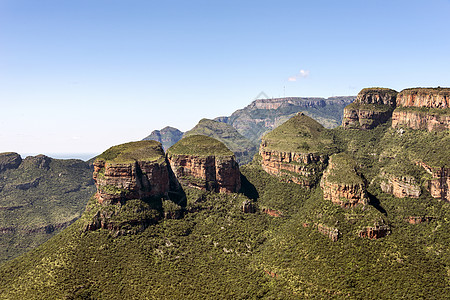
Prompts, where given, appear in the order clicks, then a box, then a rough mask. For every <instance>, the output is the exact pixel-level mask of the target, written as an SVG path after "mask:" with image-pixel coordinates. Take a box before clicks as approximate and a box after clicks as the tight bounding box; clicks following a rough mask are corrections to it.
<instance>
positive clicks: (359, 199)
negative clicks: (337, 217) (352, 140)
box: [320, 153, 369, 207]
mask: <svg viewBox="0 0 450 300" xmlns="http://www.w3.org/2000/svg"><path fill="white" fill-rule="evenodd" d="M320 187H321V188H322V190H323V198H324V199H325V200H328V201H331V202H333V203H335V204H338V205H340V206H342V207H354V206H356V205H361V204H362V205H366V204H367V203H368V202H369V200H368V197H367V192H366V183H365V181H364V180H363V179H362V178H361V176H360V175H359V174H358V173H357V170H356V161H354V160H353V159H352V158H351V157H350V156H349V155H347V154H345V153H339V154H335V155H333V156H331V158H330V161H329V164H328V168H327V169H326V170H325V172H324V173H323V176H322V180H321V182H320Z"/></svg>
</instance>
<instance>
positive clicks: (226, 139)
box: [184, 119, 257, 164]
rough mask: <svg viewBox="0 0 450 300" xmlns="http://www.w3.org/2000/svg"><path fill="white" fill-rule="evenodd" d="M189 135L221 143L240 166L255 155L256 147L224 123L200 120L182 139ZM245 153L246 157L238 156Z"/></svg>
mask: <svg viewBox="0 0 450 300" xmlns="http://www.w3.org/2000/svg"><path fill="white" fill-rule="evenodd" d="M191 135H206V136H209V137H212V138H215V139H217V140H219V141H221V142H222V143H224V144H225V146H227V148H228V149H230V150H231V151H233V152H234V153H235V154H236V157H237V159H238V160H239V162H240V163H241V164H243V163H248V162H250V161H251V159H252V157H253V155H254V154H255V153H256V148H257V147H256V145H255V144H254V143H252V142H250V141H249V140H248V139H246V138H245V137H244V136H243V135H241V134H240V133H239V132H238V131H237V130H236V129H235V128H234V127H233V126H231V125H228V124H226V123H221V122H217V121H213V120H208V119H202V120H200V122H198V124H197V125H196V126H195V127H194V128H192V129H191V130H189V131H187V132H186V133H185V134H184V137H187V136H191ZM246 151H247V152H248V155H245V156H243V155H240V154H241V153H243V152H246Z"/></svg>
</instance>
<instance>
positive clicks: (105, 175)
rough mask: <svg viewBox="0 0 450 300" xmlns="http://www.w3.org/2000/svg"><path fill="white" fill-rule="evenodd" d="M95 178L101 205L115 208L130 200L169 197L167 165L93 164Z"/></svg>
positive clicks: (150, 163) (145, 162)
mask: <svg viewBox="0 0 450 300" xmlns="http://www.w3.org/2000/svg"><path fill="white" fill-rule="evenodd" d="M93 178H94V181H95V184H96V186H97V194H96V197H97V199H98V201H99V203H102V204H115V203H119V202H122V201H125V200H129V199H143V198H148V197H152V196H157V195H166V194H167V193H168V191H169V172H168V169H167V165H166V163H165V162H162V163H157V162H149V161H135V162H132V163H110V162H105V161H103V160H98V161H95V162H94V174H93Z"/></svg>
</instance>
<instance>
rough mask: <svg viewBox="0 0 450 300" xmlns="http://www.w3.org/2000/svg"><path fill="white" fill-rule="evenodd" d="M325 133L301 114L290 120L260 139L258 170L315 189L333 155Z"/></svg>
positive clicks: (316, 123)
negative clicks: (259, 165) (261, 169)
mask: <svg viewBox="0 0 450 300" xmlns="http://www.w3.org/2000/svg"><path fill="white" fill-rule="evenodd" d="M328 133H329V132H328V131H327V129H325V128H324V127H323V126H322V125H321V124H319V123H318V122H317V121H315V120H313V119H312V118H310V117H308V116H306V115H305V114H303V113H299V114H297V115H296V116H294V117H292V118H291V119H289V120H288V121H286V122H285V123H283V124H282V125H280V126H279V127H277V128H275V129H274V130H273V131H271V132H269V133H268V134H266V135H264V136H263V138H262V142H261V146H260V149H259V154H260V156H261V167H262V168H263V170H264V171H266V172H267V173H269V174H271V175H276V176H278V177H279V178H280V179H281V180H283V181H286V182H294V183H297V184H300V185H302V186H304V187H307V188H311V187H312V186H314V185H315V184H316V183H317V182H318V180H319V178H320V175H321V173H322V171H323V170H324V169H325V167H326V164H327V162H328V156H329V154H330V153H333V152H335V151H336V149H335V148H334V144H333V138H332V136H330V135H328Z"/></svg>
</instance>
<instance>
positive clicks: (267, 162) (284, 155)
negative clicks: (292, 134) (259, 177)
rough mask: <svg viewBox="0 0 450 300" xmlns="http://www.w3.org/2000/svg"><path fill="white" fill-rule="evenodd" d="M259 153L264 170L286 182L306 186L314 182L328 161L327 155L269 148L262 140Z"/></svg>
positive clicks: (310, 185)
mask: <svg viewBox="0 0 450 300" xmlns="http://www.w3.org/2000/svg"><path fill="white" fill-rule="evenodd" d="M259 154H260V155H261V157H262V160H261V167H262V168H263V170H264V171H266V172H267V173H269V174H271V175H276V176H279V177H280V178H282V179H283V180H284V181H286V182H294V183H297V184H300V185H302V186H304V187H308V188H309V187H312V186H313V185H314V184H315V181H316V178H317V173H319V172H321V171H323V169H324V167H325V164H326V162H327V161H328V156H327V155H317V154H314V153H295V152H281V151H274V150H269V149H267V148H266V144H265V143H264V141H263V142H262V143H261V147H260V149H259Z"/></svg>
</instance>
